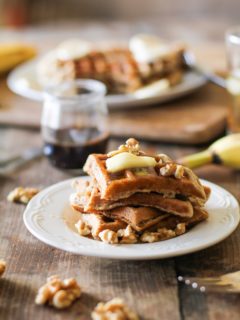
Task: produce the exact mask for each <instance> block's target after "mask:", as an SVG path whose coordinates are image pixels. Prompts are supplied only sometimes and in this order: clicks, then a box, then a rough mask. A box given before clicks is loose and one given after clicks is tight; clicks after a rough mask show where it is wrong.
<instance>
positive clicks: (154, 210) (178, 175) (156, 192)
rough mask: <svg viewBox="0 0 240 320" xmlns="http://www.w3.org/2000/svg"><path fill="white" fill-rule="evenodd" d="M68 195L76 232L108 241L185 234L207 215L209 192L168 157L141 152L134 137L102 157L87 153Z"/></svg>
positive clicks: (189, 171) (154, 239)
mask: <svg viewBox="0 0 240 320" xmlns="http://www.w3.org/2000/svg"><path fill="white" fill-rule="evenodd" d="M84 170H85V171H86V172H87V173H88V174H89V175H90V180H88V181H86V179H78V180H77V182H75V183H74V188H75V191H76V192H75V193H74V194H72V195H71V197H70V204H71V206H72V208H73V209H75V210H77V211H79V212H80V213H81V219H82V221H81V219H80V221H79V223H78V224H77V227H78V229H77V230H78V232H79V233H80V234H81V235H86V234H87V235H88V234H89V233H92V236H93V237H94V238H95V239H99V240H102V241H104V242H107V243H111V244H113V243H114V244H116V243H136V242H155V241H161V240H166V239H170V238H173V237H176V236H179V235H181V234H183V233H185V232H186V231H187V230H188V229H189V228H191V227H193V226H194V225H196V224H198V223H200V222H201V221H204V220H206V219H207V218H208V213H207V211H206V210H205V209H204V204H205V202H206V201H207V200H208V198H209V196H210V193H211V190H210V188H208V187H205V186H203V185H202V184H201V182H200V181H199V179H198V178H197V176H196V175H195V174H194V173H193V172H192V170H190V169H188V168H186V167H184V166H182V165H178V164H176V163H175V162H174V161H173V160H171V159H170V158H169V157H168V156H166V155H164V154H159V155H156V156H152V155H146V154H145V153H144V152H143V151H141V150H140V146H139V143H138V142H137V141H136V140H135V139H129V140H127V142H126V144H125V145H122V146H120V147H119V149H118V150H115V151H112V152H110V153H109V154H107V155H104V154H92V155H90V156H89V157H88V159H87V161H86V164H85V166H84Z"/></svg>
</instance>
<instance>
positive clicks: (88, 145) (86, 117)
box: [41, 79, 109, 173]
mask: <svg viewBox="0 0 240 320" xmlns="http://www.w3.org/2000/svg"><path fill="white" fill-rule="evenodd" d="M105 94H106V87H105V85H104V84H103V83H101V82H99V81H96V80H88V79H84V80H74V81H69V82H64V83H62V84H60V85H57V86H54V87H50V88H48V89H46V91H45V93H44V103H43V111H42V119H41V126H42V137H43V141H44V154H45V155H46V156H47V157H48V159H49V160H50V162H51V163H52V164H53V165H54V166H56V167H58V168H61V169H80V170H79V173H82V170H81V169H82V167H83V165H84V163H85V161H86V159H87V157H88V155H89V154H91V153H105V152H106V148H107V143H108V139H109V132H108V126H107V114H108V110H107V105H106V101H105Z"/></svg>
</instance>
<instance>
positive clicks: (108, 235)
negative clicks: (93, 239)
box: [98, 229, 118, 244]
mask: <svg viewBox="0 0 240 320" xmlns="http://www.w3.org/2000/svg"><path fill="white" fill-rule="evenodd" d="M98 236H99V238H100V239H101V240H102V241H103V242H105V243H111V244H116V243H118V235H117V233H116V232H114V231H112V230H109V229H105V230H103V231H101V232H100V233H99V235H98Z"/></svg>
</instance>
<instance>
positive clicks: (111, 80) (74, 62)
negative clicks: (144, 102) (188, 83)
mask: <svg viewBox="0 0 240 320" xmlns="http://www.w3.org/2000/svg"><path fill="white" fill-rule="evenodd" d="M169 48H170V50H169V52H168V53H166V54H165V55H163V56H161V55H160V56H159V57H156V58H155V59H154V60H152V61H149V62H141V63H140V62H139V61H137V60H136V59H135V57H134V55H133V53H132V52H131V51H130V50H129V49H128V48H127V47H125V48H123V47H120V46H119V47H112V48H100V47H99V48H96V46H93V47H92V49H91V51H89V52H88V53H86V54H85V55H84V56H81V57H79V58H72V59H70V58H68V59H66V60H63V59H60V58H59V57H58V56H54V55H55V53H54V51H52V52H50V53H49V54H48V55H47V56H45V57H44V58H43V59H42V60H40V63H39V64H38V68H37V73H38V78H39V81H40V82H41V83H42V85H44V86H46V85H52V84H59V83H62V82H63V81H66V80H73V79H83V78H85V79H96V80H99V81H102V82H104V83H105V84H106V86H107V88H108V92H109V93H131V92H134V91H136V90H137V89H140V88H142V87H144V86H145V85H149V84H151V83H152V82H155V81H157V80H160V79H167V80H168V82H169V85H170V86H173V85H176V84H177V83H179V82H181V80H182V76H183V72H184V62H183V52H184V50H185V48H184V47H183V46H182V45H174V46H170V47H169Z"/></svg>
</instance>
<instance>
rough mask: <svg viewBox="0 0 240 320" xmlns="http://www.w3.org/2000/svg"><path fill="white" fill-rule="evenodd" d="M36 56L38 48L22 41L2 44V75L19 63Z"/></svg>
mask: <svg viewBox="0 0 240 320" xmlns="http://www.w3.org/2000/svg"><path fill="white" fill-rule="evenodd" d="M35 56H36V49H35V48H34V47H32V46H30V45H26V44H21V43H2V44H0V75H4V74H5V73H7V72H9V71H10V70H12V69H13V68H14V67H16V66H17V65H18V64H20V63H22V62H24V61H26V60H29V59H31V58H33V57H35Z"/></svg>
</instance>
